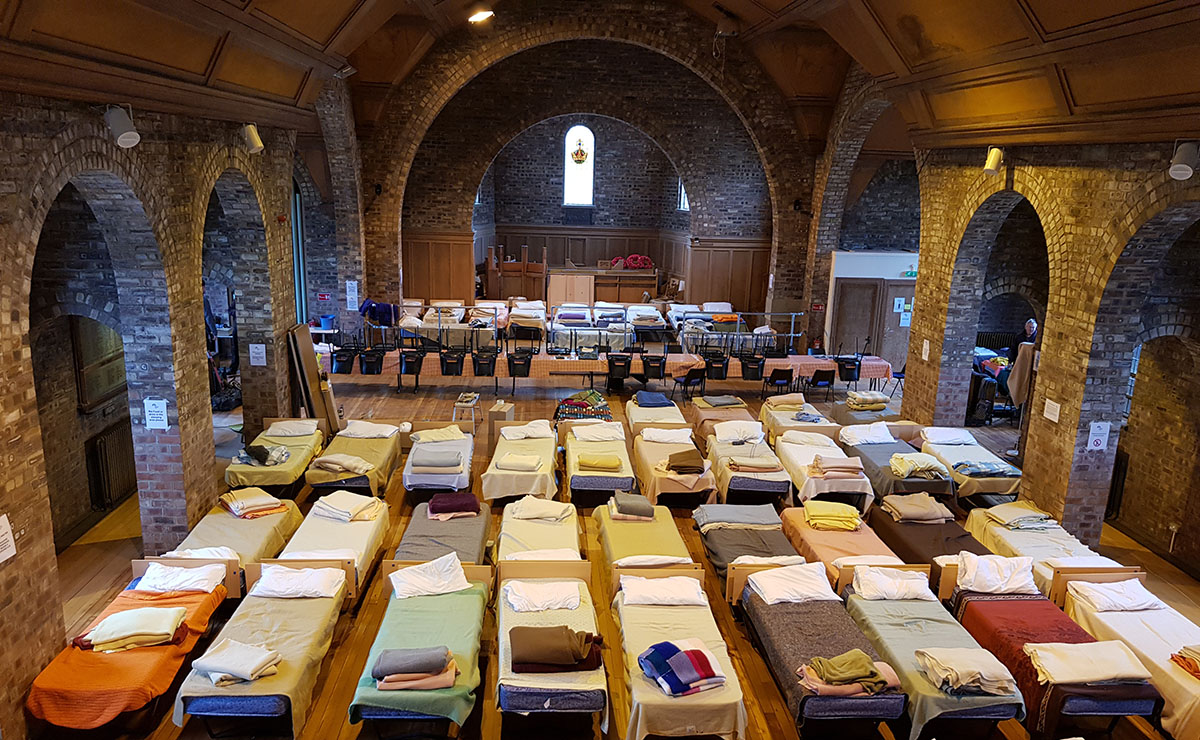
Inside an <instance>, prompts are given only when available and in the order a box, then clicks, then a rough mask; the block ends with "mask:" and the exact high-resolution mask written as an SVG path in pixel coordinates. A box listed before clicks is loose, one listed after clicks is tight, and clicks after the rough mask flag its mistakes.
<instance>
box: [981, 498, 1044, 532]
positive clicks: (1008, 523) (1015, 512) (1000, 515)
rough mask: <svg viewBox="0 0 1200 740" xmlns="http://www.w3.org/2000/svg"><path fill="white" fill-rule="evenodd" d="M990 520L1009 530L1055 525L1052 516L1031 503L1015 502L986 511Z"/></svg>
mask: <svg viewBox="0 0 1200 740" xmlns="http://www.w3.org/2000/svg"><path fill="white" fill-rule="evenodd" d="M985 511H986V512H987V517H988V519H991V520H992V521H994V522H997V523H999V524H1000V525H1001V526H1004V527H1007V528H1009V529H1023V528H1026V526H1027V525H1031V524H1039V523H1049V524H1050V525H1054V521H1053V520H1052V519H1051V518H1050V515H1049V514H1048V513H1046V512H1044V511H1042V510H1041V509H1039V508H1038V507H1037V506H1034V505H1033V504H1032V503H1030V502H1029V501H1014V502H1012V503H1010V504H1000V505H999V506H993V507H991V508H990V509H985Z"/></svg>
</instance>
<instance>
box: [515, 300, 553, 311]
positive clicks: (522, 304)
mask: <svg viewBox="0 0 1200 740" xmlns="http://www.w3.org/2000/svg"><path fill="white" fill-rule="evenodd" d="M516 307H517V308H523V309H526V310H538V309H544V308H545V307H546V304H545V303H543V302H542V301H517V305H516Z"/></svg>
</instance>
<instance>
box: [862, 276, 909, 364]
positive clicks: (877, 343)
mask: <svg viewBox="0 0 1200 740" xmlns="http://www.w3.org/2000/svg"><path fill="white" fill-rule="evenodd" d="M916 292H917V282H916V281H915V280H888V281H887V282H885V283H884V289H883V301H882V306H881V309H882V310H881V311H880V312H879V318H880V322H879V328H878V330H877V333H876V335H875V336H874V337H873V338H872V340H871V347H870V352H871V354H874V355H879V356H880V357H882V358H883V359H885V360H887V361H888V362H890V363H892V369H893V370H895V371H897V372H899V371H900V369H901V368H902V367H904V363H905V362H907V361H908V332H909V327H908V322H910V321H912V302H913V296H915V295H916ZM897 307H899V308H900V309H901V310H900V311H896V308H897ZM906 316H907V318H906Z"/></svg>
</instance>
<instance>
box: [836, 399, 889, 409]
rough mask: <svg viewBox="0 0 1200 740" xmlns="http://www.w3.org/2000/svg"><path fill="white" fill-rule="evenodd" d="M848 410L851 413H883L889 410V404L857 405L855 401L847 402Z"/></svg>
mask: <svg viewBox="0 0 1200 740" xmlns="http://www.w3.org/2000/svg"><path fill="white" fill-rule="evenodd" d="M846 408H848V409H850V410H851V411H883V410H884V409H886V408H887V404H886V403H883V402H879V403H857V402H855V401H846Z"/></svg>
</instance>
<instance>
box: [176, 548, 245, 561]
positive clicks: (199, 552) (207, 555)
mask: <svg viewBox="0 0 1200 740" xmlns="http://www.w3.org/2000/svg"><path fill="white" fill-rule="evenodd" d="M162 556H163V557H164V558H174V559H177V560H236V561H238V563H241V562H242V556H241V555H239V554H238V552H237V550H234V549H233V548H232V547H226V546H224V545H217V546H215V547H194V548H190V549H187V550H171V551H170V552H164V553H163V554H162Z"/></svg>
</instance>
